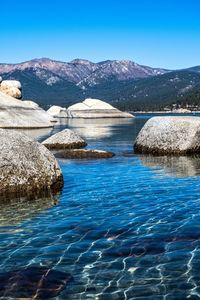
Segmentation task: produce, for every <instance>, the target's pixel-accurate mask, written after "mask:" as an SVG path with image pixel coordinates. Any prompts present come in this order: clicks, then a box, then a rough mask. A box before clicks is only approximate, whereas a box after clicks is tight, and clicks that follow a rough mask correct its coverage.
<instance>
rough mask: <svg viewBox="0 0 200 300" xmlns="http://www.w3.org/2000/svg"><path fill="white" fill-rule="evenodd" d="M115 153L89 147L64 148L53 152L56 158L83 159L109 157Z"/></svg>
mask: <svg viewBox="0 0 200 300" xmlns="http://www.w3.org/2000/svg"><path fill="white" fill-rule="evenodd" d="M114 155H115V154H114V153H113V152H110V151H102V150H89V149H73V150H64V151H60V152H57V153H56V154H55V156H56V157H58V158H69V159H82V158H83V159H84V158H91V159H92V158H111V157H113V156H114Z"/></svg>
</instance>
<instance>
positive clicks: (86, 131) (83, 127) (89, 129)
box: [60, 118, 134, 139]
mask: <svg viewBox="0 0 200 300" xmlns="http://www.w3.org/2000/svg"><path fill="white" fill-rule="evenodd" d="M133 123H134V119H129V118H127V119H123V118H113V119H112V118H108V119H105V118H104V119H64V120H62V119H61V120H60V124H61V125H66V126H67V127H68V128H70V129H72V130H75V131H76V132H77V133H78V134H79V135H80V136H82V137H83V138H87V139H102V138H109V137H111V136H112V135H113V133H114V127H115V126H121V125H126V124H127V125H128V124H129V125H130V124H133Z"/></svg>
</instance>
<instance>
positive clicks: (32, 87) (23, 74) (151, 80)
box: [0, 58, 200, 110]
mask: <svg viewBox="0 0 200 300" xmlns="http://www.w3.org/2000/svg"><path fill="white" fill-rule="evenodd" d="M0 75H1V76H2V77H3V78H4V79H17V80H20V81H21V83H22V88H23V97H24V99H32V100H35V101H37V102H39V103H40V104H41V105H42V106H44V107H48V106H50V105H52V104H56V105H61V106H68V105H71V104H74V103H76V102H79V101H80V100H84V99H85V98H86V97H95V98H100V99H103V100H105V101H108V102H109V103H111V104H114V105H115V106H116V107H119V108H121V109H124V110H143V109H162V108H163V107H164V106H166V105H170V104H171V103H173V102H175V103H176V102H180V101H184V102H187V101H189V102H190V103H192V102H194V101H195V103H199V105H200V100H198V99H200V97H199V96H198V93H199V94H200V66H195V67H191V68H188V69H183V70H178V71H170V70H166V69H164V68H163V69H162V68H151V67H148V66H142V65H139V64H137V63H135V62H132V61H129V60H107V61H102V62H99V63H93V62H90V61H88V60H84V59H75V60H72V61H71V62H62V61H56V60H51V59H48V58H41V59H33V60H30V61H27V62H23V63H19V64H0ZM187 99H189V100H187Z"/></svg>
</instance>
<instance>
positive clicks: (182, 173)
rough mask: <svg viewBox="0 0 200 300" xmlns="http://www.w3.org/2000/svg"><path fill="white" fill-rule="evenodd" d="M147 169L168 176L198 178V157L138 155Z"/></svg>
mask: <svg viewBox="0 0 200 300" xmlns="http://www.w3.org/2000/svg"><path fill="white" fill-rule="evenodd" d="M138 157H139V158H140V160H141V162H142V164H143V165H144V166H145V167H147V168H152V169H156V170H158V169H159V170H162V171H163V172H164V173H165V174H166V175H168V176H176V177H190V176H200V156H151V155H139V156H138Z"/></svg>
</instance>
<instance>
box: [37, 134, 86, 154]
mask: <svg viewBox="0 0 200 300" xmlns="http://www.w3.org/2000/svg"><path fill="white" fill-rule="evenodd" d="M42 144H43V145H44V146H46V147H47V148H48V149H58V150H59V149H79V148H82V147H85V146H87V143H86V142H85V141H84V140H83V139H82V138H81V137H80V136H79V135H78V134H77V133H76V132H75V131H72V130H70V129H64V130H63V131H61V132H58V133H56V134H54V135H52V136H51V137H49V138H48V139H46V140H45V141H44V142H43V143H42Z"/></svg>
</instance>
